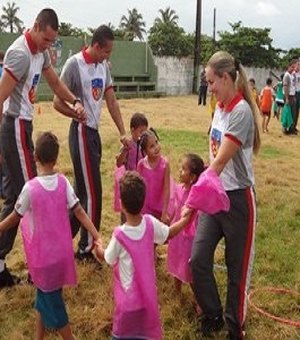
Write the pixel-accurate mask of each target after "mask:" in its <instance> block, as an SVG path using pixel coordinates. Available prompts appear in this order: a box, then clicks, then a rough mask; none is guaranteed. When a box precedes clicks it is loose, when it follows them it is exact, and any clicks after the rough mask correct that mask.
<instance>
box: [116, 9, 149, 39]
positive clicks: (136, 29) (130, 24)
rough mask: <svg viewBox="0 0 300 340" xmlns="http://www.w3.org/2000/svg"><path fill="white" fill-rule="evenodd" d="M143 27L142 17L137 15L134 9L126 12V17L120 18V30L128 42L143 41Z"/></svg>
mask: <svg viewBox="0 0 300 340" xmlns="http://www.w3.org/2000/svg"><path fill="white" fill-rule="evenodd" d="M145 27H146V24H145V21H143V16H142V15H141V14H140V13H138V11H137V9H136V8H133V9H132V10H130V9H129V10H128V17H126V16H125V15H123V16H122V18H121V22H120V29H121V30H123V32H124V35H125V38H127V39H128V40H130V41H133V40H134V39H135V38H138V39H139V40H144V39H143V33H146V30H145Z"/></svg>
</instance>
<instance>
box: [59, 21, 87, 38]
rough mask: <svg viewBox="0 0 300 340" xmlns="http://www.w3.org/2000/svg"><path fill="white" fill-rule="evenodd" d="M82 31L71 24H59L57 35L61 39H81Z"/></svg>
mask: <svg viewBox="0 0 300 340" xmlns="http://www.w3.org/2000/svg"><path fill="white" fill-rule="evenodd" d="M84 34H85V33H84V31H83V30H82V29H81V28H78V27H73V26H72V24H70V23H67V22H61V23H60V24H59V27H58V35H60V36H62V37H83V36H84Z"/></svg>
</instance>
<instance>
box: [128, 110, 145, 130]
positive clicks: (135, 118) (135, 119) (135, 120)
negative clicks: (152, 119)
mask: <svg viewBox="0 0 300 340" xmlns="http://www.w3.org/2000/svg"><path fill="white" fill-rule="evenodd" d="M139 126H146V127H148V120H147V118H146V117H145V115H144V114H142V113H139V112H136V113H134V114H133V115H132V117H131V119H130V129H136V128H138V127H139Z"/></svg>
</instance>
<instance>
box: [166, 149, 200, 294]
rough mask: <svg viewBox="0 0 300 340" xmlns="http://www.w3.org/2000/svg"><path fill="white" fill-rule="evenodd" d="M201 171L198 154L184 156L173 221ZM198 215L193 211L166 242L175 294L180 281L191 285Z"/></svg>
mask: <svg viewBox="0 0 300 340" xmlns="http://www.w3.org/2000/svg"><path fill="white" fill-rule="evenodd" d="M203 171H204V163H203V160H202V159H201V158H200V157H199V156H198V155H195V154H191V153H190V154H187V155H185V156H184V158H183V160H182V165H181V169H180V173H179V179H180V182H181V184H180V185H177V187H176V192H175V203H174V205H175V216H174V218H173V222H175V221H177V220H179V218H180V213H181V208H182V207H183V206H184V204H185V201H186V199H187V197H188V195H189V192H190V189H191V187H192V185H193V184H194V183H196V181H197V180H198V177H199V175H200V174H201V173H202V172H203ZM198 215H199V214H198V213H197V212H195V213H194V214H193V216H192V218H191V219H190V221H189V223H188V225H187V226H186V227H185V229H184V230H183V231H182V232H180V233H179V234H178V235H177V236H176V237H174V238H173V239H172V240H170V241H169V243H168V259H167V269H168V271H169V272H170V274H171V275H172V276H174V278H175V288H176V292H177V294H180V292H181V285H182V282H188V283H190V284H191V286H192V274H191V271H190V265H189V259H190V257H191V253H192V244H193V239H194V236H195V233H196V224H197V221H198ZM192 288H193V287H192Z"/></svg>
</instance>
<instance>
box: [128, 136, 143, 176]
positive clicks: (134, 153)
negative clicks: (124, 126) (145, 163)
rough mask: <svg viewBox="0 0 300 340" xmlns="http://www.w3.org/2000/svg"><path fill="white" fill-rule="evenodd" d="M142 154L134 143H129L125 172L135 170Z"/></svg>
mask: <svg viewBox="0 0 300 340" xmlns="http://www.w3.org/2000/svg"><path fill="white" fill-rule="evenodd" d="M142 158H143V156H142V152H141V149H140V147H139V146H138V144H137V143H136V142H135V141H133V140H132V141H131V144H130V149H129V150H128V156H127V162H126V164H125V168H126V170H130V171H132V170H136V167H137V164H138V162H139V160H140V159H142Z"/></svg>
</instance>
